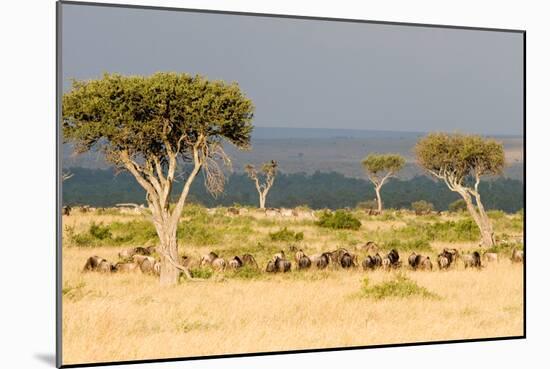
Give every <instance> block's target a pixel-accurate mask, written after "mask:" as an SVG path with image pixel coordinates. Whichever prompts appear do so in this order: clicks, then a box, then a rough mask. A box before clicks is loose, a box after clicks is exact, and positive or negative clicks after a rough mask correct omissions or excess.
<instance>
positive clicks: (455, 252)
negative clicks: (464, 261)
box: [443, 247, 460, 264]
mask: <svg viewBox="0 0 550 369" xmlns="http://www.w3.org/2000/svg"><path fill="white" fill-rule="evenodd" d="M443 252H444V253H446V254H447V258H449V255H450V259H449V262H450V264H452V263H454V262H455V261H456V260H457V259H458V258H459V257H460V253H459V252H458V250H457V249H450V248H447V247H446V248H444V249H443Z"/></svg>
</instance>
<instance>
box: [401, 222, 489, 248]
mask: <svg viewBox="0 0 550 369" xmlns="http://www.w3.org/2000/svg"><path fill="white" fill-rule="evenodd" d="M392 234H393V237H396V238H397V239H421V240H427V241H445V242H458V241H477V240H478V239H479V228H478V227H477V225H476V224H475V222H474V221H473V220H471V219H469V218H467V219H461V220H458V221H445V222H435V223H424V222H419V221H410V222H408V224H407V225H406V226H405V227H401V228H397V229H396V230H394V231H392Z"/></svg>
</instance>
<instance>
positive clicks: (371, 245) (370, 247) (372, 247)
mask: <svg viewBox="0 0 550 369" xmlns="http://www.w3.org/2000/svg"><path fill="white" fill-rule="evenodd" d="M356 249H357V250H360V251H366V252H377V251H378V245H377V244H376V242H374V241H367V243H365V244H363V245H359V246H357V247H356Z"/></svg>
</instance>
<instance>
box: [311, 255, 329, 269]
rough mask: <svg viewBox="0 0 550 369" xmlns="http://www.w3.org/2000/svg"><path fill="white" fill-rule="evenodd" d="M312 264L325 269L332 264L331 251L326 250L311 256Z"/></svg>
mask: <svg viewBox="0 0 550 369" xmlns="http://www.w3.org/2000/svg"><path fill="white" fill-rule="evenodd" d="M310 259H311V264H313V265H315V267H317V269H325V268H326V267H327V266H328V265H329V264H330V253H328V252H324V253H322V254H318V255H312V256H311V258H310Z"/></svg>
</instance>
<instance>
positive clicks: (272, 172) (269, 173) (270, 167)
mask: <svg viewBox="0 0 550 369" xmlns="http://www.w3.org/2000/svg"><path fill="white" fill-rule="evenodd" d="M277 168H278V164H277V162H276V161H275V160H271V161H269V162H267V163H263V164H262V169H261V170H260V172H259V173H258V171H257V170H256V168H255V167H254V165H252V164H247V165H246V166H245V168H244V169H245V170H246V173H248V177H250V179H252V180H253V181H254V184H255V185H256V190H257V191H258V195H259V196H260V209H265V200H266V198H267V193H268V192H269V190H270V189H271V187H272V186H273V182H275V176H276V175H277ZM258 175H259V176H260V177H263V181H262V180H261V179H260V178H259V176H258Z"/></svg>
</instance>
